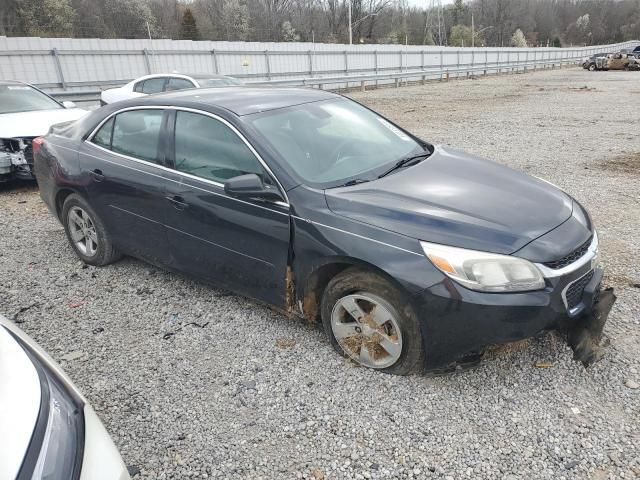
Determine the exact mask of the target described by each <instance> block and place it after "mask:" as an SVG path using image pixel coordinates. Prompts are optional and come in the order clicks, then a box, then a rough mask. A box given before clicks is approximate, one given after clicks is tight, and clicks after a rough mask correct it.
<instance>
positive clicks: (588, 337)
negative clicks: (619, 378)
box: [567, 287, 616, 367]
mask: <svg viewBox="0 0 640 480" xmlns="http://www.w3.org/2000/svg"><path fill="white" fill-rule="evenodd" d="M615 301H616V296H615V294H614V293H613V288H611V287H610V288H606V289H604V290H602V291H601V292H600V293H599V294H598V296H597V298H596V299H595V302H594V303H593V308H591V310H590V311H589V312H587V313H585V314H584V315H583V316H582V317H580V320H578V323H577V324H576V325H575V326H573V327H572V328H571V329H569V332H568V336H567V341H568V343H569V346H570V347H571V348H572V349H573V359H574V360H579V361H580V362H582V364H583V365H584V366H585V367H589V366H590V365H593V364H594V363H596V362H597V361H599V360H600V359H601V358H602V356H603V355H604V347H605V345H603V342H602V331H603V329H604V324H605V323H606V322H607V318H608V317H609V312H610V311H611V307H613V304H614V303H615Z"/></svg>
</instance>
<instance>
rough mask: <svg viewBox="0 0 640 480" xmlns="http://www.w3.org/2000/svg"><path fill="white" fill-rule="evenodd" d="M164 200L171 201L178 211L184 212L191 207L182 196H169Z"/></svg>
mask: <svg viewBox="0 0 640 480" xmlns="http://www.w3.org/2000/svg"><path fill="white" fill-rule="evenodd" d="M164 198H166V199H167V200H169V201H170V202H171V203H172V204H173V206H174V207H175V208H176V210H184V209H185V208H187V207H188V206H189V204H188V203H187V202H185V201H184V198H182V197H181V196H180V195H167V196H166V197H164Z"/></svg>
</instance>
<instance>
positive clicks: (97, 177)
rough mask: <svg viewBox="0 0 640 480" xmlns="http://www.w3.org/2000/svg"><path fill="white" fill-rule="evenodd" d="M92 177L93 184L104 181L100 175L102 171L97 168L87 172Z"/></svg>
mask: <svg viewBox="0 0 640 480" xmlns="http://www.w3.org/2000/svg"><path fill="white" fill-rule="evenodd" d="M89 173H90V174H91V176H92V177H93V180H94V182H101V181H103V180H104V175H103V174H102V170H100V169H99V168H95V169H93V170H91V171H90V172H89Z"/></svg>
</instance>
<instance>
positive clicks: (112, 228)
mask: <svg viewBox="0 0 640 480" xmlns="http://www.w3.org/2000/svg"><path fill="white" fill-rule="evenodd" d="M166 121H167V113H165V111H164V110H163V109H135V110H126V111H123V112H121V113H118V114H116V115H115V116H113V117H111V118H110V119H109V120H108V121H107V122H105V123H104V124H103V125H102V126H101V127H100V129H99V130H98V131H97V132H96V133H95V135H94V136H93V137H91V139H90V140H89V141H87V142H85V143H84V144H83V146H82V148H81V150H80V166H81V171H82V176H83V182H82V183H83V184H84V185H85V186H86V192H87V199H88V201H89V203H90V204H91V206H92V207H93V208H94V209H95V210H96V212H97V213H98V215H99V216H100V218H102V220H103V222H104V223H105V226H106V227H107V230H108V231H109V233H110V234H111V236H112V237H113V241H114V243H115V245H116V246H118V247H120V248H121V249H123V250H124V251H125V252H127V253H131V254H134V255H136V256H140V257H143V258H145V259H147V260H149V261H151V262H152V263H156V264H170V261H169V258H170V251H169V244H168V241H167V237H166V232H165V229H164V226H163V223H164V211H163V208H166V203H167V201H166V198H165V197H166V191H167V186H168V185H169V184H171V183H173V182H172V180H174V181H175V178H176V174H175V173H174V172H173V171H172V170H170V169H168V168H166V167H165V166H164V161H165V159H164V150H165V149H164V145H163V142H164V139H163V138H162V136H161V135H160V132H161V130H162V126H163V124H166Z"/></svg>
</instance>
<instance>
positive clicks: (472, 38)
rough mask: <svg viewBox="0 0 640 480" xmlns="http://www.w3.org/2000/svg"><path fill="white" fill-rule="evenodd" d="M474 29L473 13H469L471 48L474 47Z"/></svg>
mask: <svg viewBox="0 0 640 480" xmlns="http://www.w3.org/2000/svg"><path fill="white" fill-rule="evenodd" d="M475 37H476V29H475V25H474V23H473V12H471V48H473V47H475V46H476V38H475Z"/></svg>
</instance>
